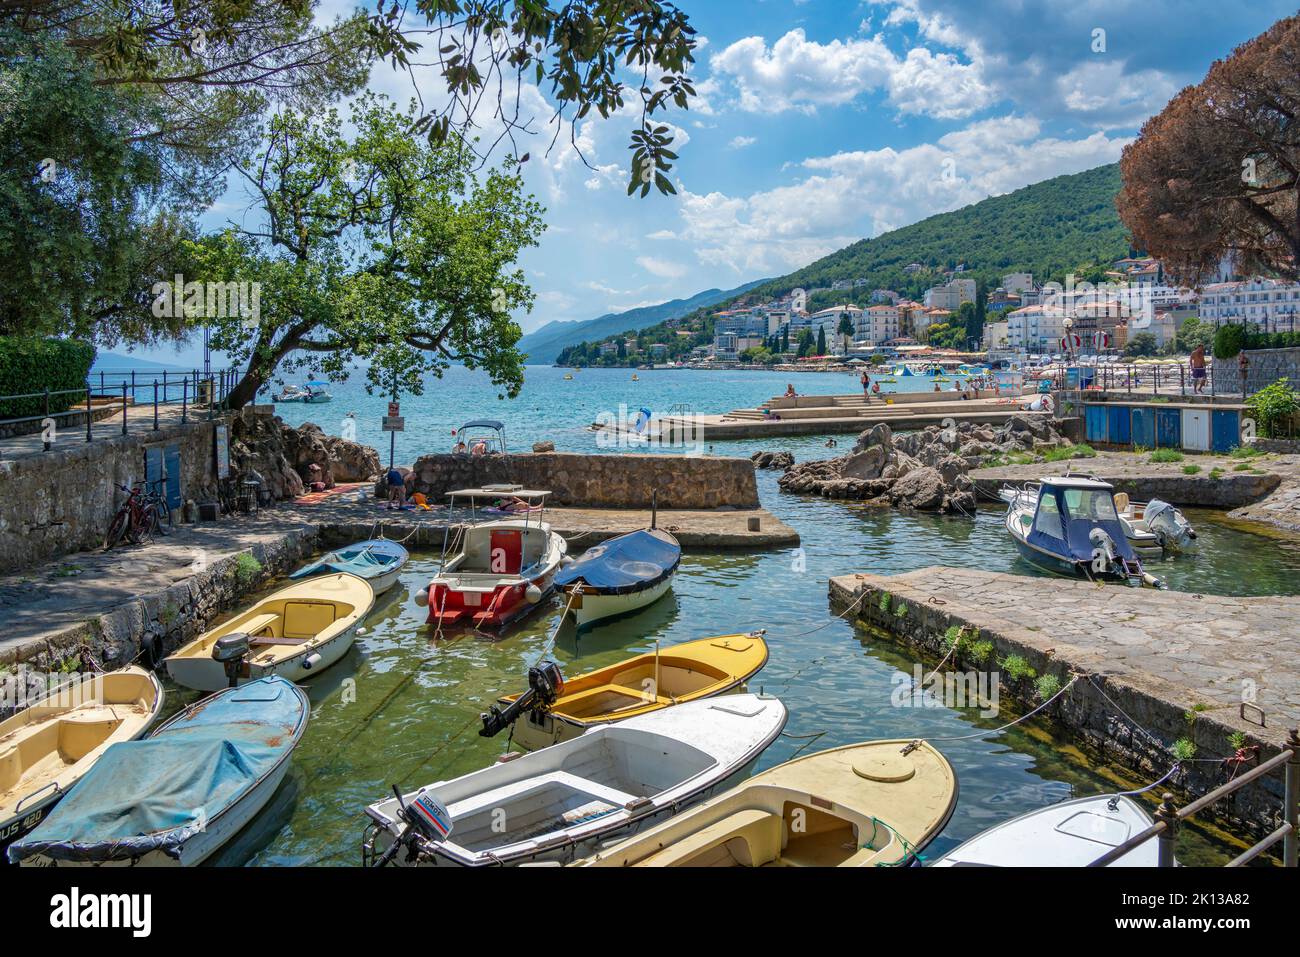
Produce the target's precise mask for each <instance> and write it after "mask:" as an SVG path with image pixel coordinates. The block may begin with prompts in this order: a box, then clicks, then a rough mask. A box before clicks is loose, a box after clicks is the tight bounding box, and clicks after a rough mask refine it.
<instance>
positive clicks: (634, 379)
mask: <svg viewBox="0 0 1300 957" xmlns="http://www.w3.org/2000/svg"><path fill="white" fill-rule="evenodd" d="M632 381H633V382H640V381H641V377H640V376H639V375H637V374H636V373H635V372H633V373H632Z"/></svg>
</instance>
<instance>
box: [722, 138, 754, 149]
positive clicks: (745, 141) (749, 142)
mask: <svg viewBox="0 0 1300 957" xmlns="http://www.w3.org/2000/svg"><path fill="white" fill-rule="evenodd" d="M757 142H758V138H757V137H753V136H733V137H732V138H731V142H730V143H728V144H727V148H728V149H733V150H743V149H744V148H745V147H746V146H753V145H754V144H755V143H757Z"/></svg>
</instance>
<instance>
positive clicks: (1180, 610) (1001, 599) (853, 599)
mask: <svg viewBox="0 0 1300 957" xmlns="http://www.w3.org/2000/svg"><path fill="white" fill-rule="evenodd" d="M830 602H831V605H832V607H833V608H835V609H836V610H837V611H839V612H841V613H842V612H843V611H844V609H847V608H850V607H851V608H852V609H853V611H852V612H851V615H850V617H851V619H853V620H855V621H856V622H857V623H858V624H860V625H861V626H863V627H865V628H868V629H869V630H870V631H872V632H873V633H876V634H881V635H884V636H886V637H888V638H890V639H892V640H895V641H898V642H900V643H903V644H908V645H912V646H914V647H917V648H918V649H921V650H924V651H925V653H926V655H927V657H929V658H942V657H943V656H944V655H947V654H948V651H949V648H950V645H949V644H948V641H947V639H946V635H947V634H952V633H954V632H950V631H949V629H952V628H954V626H955V627H956V628H958V629H961V628H965V629H968V631H967V634H968V635H973V634H974V633H975V632H976V631H977V632H978V638H979V640H983V641H989V642H991V643H992V645H993V653H992V654H991V655H989V656H987V657H985V658H984V660H983V661H976V660H974V658H973V656H974V655H976V654H977V651H976V650H975V649H974V645H975V642H974V641H968V642H967V643H965V644H963V645H962V647H961V648H959V650H958V653H956V654H955V655H954V656H953V659H951V661H950V665H949V667H950V668H951V669H952V670H955V671H960V670H962V669H964V668H970V669H972V670H994V671H998V672H999V673H1000V679H1001V684H1002V686H1003V689H1004V691H1005V692H1007V693H1010V694H1012V695H1013V697H1015V698H1016V699H1017V700H1018V701H1020V702H1021V703H1023V704H1024V705H1026V706H1035V707H1036V706H1037V705H1038V704H1040V703H1041V701H1040V699H1039V695H1038V692H1037V690H1036V687H1035V684H1034V681H1033V680H1032V678H1030V677H1022V678H1020V679H1013V678H1011V677H1010V676H1009V674H1008V672H1007V668H1006V666H1005V665H1004V664H1003V665H999V662H1005V660H1006V658H1007V656H1009V655H1016V656H1019V657H1020V658H1022V659H1024V661H1025V662H1026V663H1027V664H1028V665H1029V666H1030V667H1032V668H1033V669H1034V670H1035V672H1036V673H1037V674H1038V675H1054V676H1055V677H1056V678H1057V679H1058V680H1059V682H1060V685H1061V686H1062V687H1063V686H1064V685H1065V684H1066V683H1067V682H1068V681H1069V680H1070V678H1071V676H1072V675H1074V674H1078V675H1079V676H1080V677H1079V678H1078V680H1077V681H1076V682H1075V684H1074V686H1073V687H1072V688H1071V689H1070V691H1069V692H1068V693H1067V694H1065V695H1063V696H1062V697H1061V698H1060V699H1058V700H1057V702H1056V703H1055V704H1054V705H1053V706H1052V708H1051V709H1050V712H1049V714H1050V715H1051V716H1052V717H1054V718H1055V719H1056V720H1058V721H1060V722H1061V723H1063V724H1064V725H1066V726H1067V727H1068V728H1069V729H1070V730H1071V731H1072V732H1073V733H1074V734H1075V735H1076V736H1077V737H1078V738H1080V739H1081V740H1082V741H1083V742H1084V743H1085V744H1087V745H1091V746H1092V747H1094V748H1096V749H1097V750H1099V751H1100V752H1101V753H1102V755H1103V756H1104V757H1105V758H1107V759H1110V760H1115V761H1118V762H1120V763H1123V764H1125V765H1127V766H1129V767H1131V768H1134V769H1136V770H1137V771H1139V772H1140V773H1141V774H1142V775H1143V776H1146V777H1149V778H1150V779H1152V780H1154V779H1155V778H1157V777H1159V776H1160V775H1163V774H1164V773H1165V772H1167V771H1168V770H1169V769H1170V767H1171V766H1172V765H1173V763H1174V759H1173V757H1172V756H1171V755H1170V753H1169V751H1168V748H1169V747H1170V746H1171V745H1173V743H1174V742H1176V741H1179V740H1187V741H1190V742H1192V743H1193V744H1194V745H1195V747H1196V760H1195V761H1189V762H1187V763H1185V764H1184V766H1183V769H1182V771H1181V772H1180V774H1179V777H1178V779H1177V783H1178V785H1179V786H1181V787H1183V788H1185V789H1186V790H1187V791H1188V792H1190V793H1192V794H1201V793H1205V792H1206V791H1209V790H1211V789H1212V788H1213V787H1214V786H1216V785H1217V784H1219V783H1222V779H1221V776H1220V763H1219V761H1218V760H1216V759H1222V758H1226V757H1230V756H1232V755H1233V753H1234V751H1235V750H1236V748H1235V744H1234V742H1233V738H1232V736H1233V735H1234V734H1236V733H1240V734H1242V735H1244V736H1245V738H1246V741H1247V742H1248V743H1249V744H1258V745H1260V746H1261V750H1260V753H1261V755H1262V757H1263V758H1265V759H1266V758H1268V757H1271V756H1272V755H1273V754H1276V753H1277V751H1278V747H1279V745H1280V744H1282V742H1284V741H1285V740H1286V736H1287V733H1288V731H1289V730H1290V729H1292V728H1295V727H1296V726H1297V725H1298V724H1300V634H1297V632H1296V630H1295V622H1296V621H1298V620H1300V597H1282V596H1279V597H1265V598H1232V597H1224V596H1216V595H1198V594H1189V593H1182V592H1170V591H1155V590H1152V589H1134V588H1125V587H1119V586H1114V585H1096V584H1093V583H1090V582H1086V581H1073V580H1067V579H1060V578H1028V577H1025V576H1020V575H1010V574H1002V573H996V572H984V571H978V570H974V569H966V568H947V567H932V568H924V569H921V570H919V571H913V572H908V573H906V574H901V575H893V576H881V575H870V574H858V575H846V576H842V577H837V578H833V579H831V582H830ZM1280 799H1281V783H1280V780H1277V779H1266V780H1265V781H1264V782H1263V783H1261V784H1260V785H1259V786H1252V787H1250V788H1247V789H1244V790H1243V791H1242V792H1239V793H1238V795H1237V797H1236V798H1235V800H1234V801H1233V802H1232V803H1231V804H1230V805H1226V806H1225V807H1221V808H1219V809H1218V810H1219V811H1220V813H1223V814H1224V815H1225V816H1226V817H1228V818H1230V819H1234V820H1237V821H1238V822H1239V823H1241V824H1244V825H1246V826H1248V827H1249V828H1250V829H1251V830H1252V831H1254V832H1256V833H1261V834H1262V833H1267V831H1270V830H1272V829H1273V828H1274V827H1276V826H1277V825H1278V823H1280V819H1279V818H1278V814H1279V813H1280Z"/></svg>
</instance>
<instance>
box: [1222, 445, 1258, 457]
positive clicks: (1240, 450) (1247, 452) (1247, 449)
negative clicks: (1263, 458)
mask: <svg viewBox="0 0 1300 957" xmlns="http://www.w3.org/2000/svg"><path fill="white" fill-rule="evenodd" d="M1263 454H1264V453H1263V452H1261V451H1260V450H1259V449H1257V448H1255V447H1254V446H1251V445H1234V446H1233V447H1232V449H1231V451H1229V452H1228V458H1230V459H1253V458H1255V457H1257V456H1260V455H1263Z"/></svg>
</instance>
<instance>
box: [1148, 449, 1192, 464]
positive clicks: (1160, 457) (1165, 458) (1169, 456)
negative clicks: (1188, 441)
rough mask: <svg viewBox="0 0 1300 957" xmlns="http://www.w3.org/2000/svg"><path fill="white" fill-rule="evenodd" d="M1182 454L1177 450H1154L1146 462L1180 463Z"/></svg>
mask: <svg viewBox="0 0 1300 957" xmlns="http://www.w3.org/2000/svg"><path fill="white" fill-rule="evenodd" d="M1182 460H1183V453H1182V452H1179V451H1178V450H1177V449H1156V450H1155V451H1154V452H1152V453H1151V455H1150V456H1149V457H1148V458H1147V461H1148V462H1181V461H1182Z"/></svg>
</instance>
